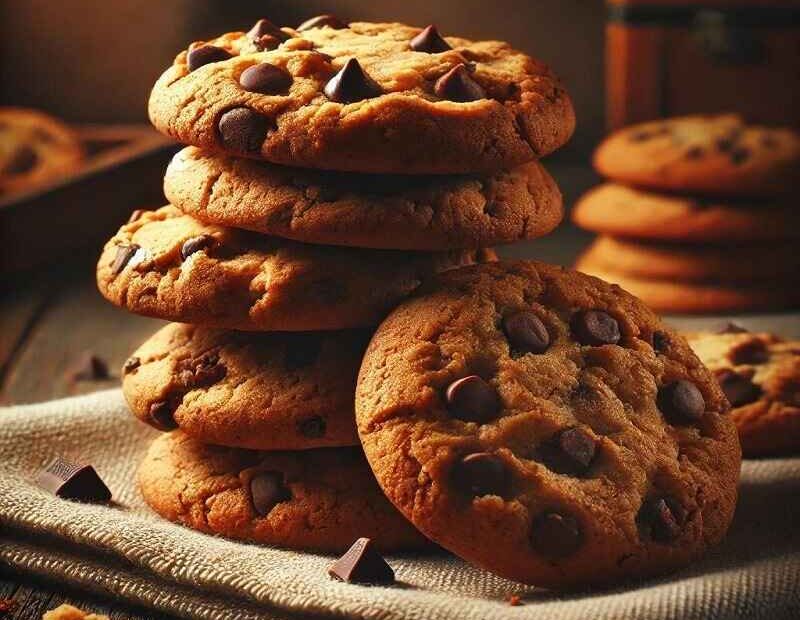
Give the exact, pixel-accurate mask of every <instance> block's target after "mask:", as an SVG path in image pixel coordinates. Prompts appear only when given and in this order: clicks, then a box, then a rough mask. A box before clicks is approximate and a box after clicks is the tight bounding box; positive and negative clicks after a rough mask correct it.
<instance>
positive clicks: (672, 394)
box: [657, 379, 706, 424]
mask: <svg viewBox="0 0 800 620" xmlns="http://www.w3.org/2000/svg"><path fill="white" fill-rule="evenodd" d="M657 403H658V408H659V409H660V410H661V412H662V413H663V414H664V417H666V418H667V420H668V421H669V422H670V423H671V424H690V423H692V422H696V421H697V420H699V419H700V418H701V417H702V416H703V413H705V410H706V401H705V399H704V398H703V394H702V393H701V392H700V390H698V389H697V386H696V385H695V384H694V383H692V382H691V381H686V380H684V379H679V380H678V381H673V382H672V383H668V384H667V385H665V386H663V387H662V388H661V389H660V390H659V391H658V397H657Z"/></svg>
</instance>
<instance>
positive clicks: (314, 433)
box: [297, 415, 326, 439]
mask: <svg viewBox="0 0 800 620" xmlns="http://www.w3.org/2000/svg"><path fill="white" fill-rule="evenodd" d="M325 427H326V424H325V419H324V418H322V417H320V416H318V415H315V416H312V417H310V418H307V419H305V420H302V421H300V422H299V423H298V425H297V428H298V430H299V431H300V434H301V435H302V436H303V437H308V438H311V439H317V438H319V437H324V436H325Z"/></svg>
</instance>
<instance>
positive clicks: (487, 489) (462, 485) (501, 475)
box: [452, 452, 511, 497]
mask: <svg viewBox="0 0 800 620" xmlns="http://www.w3.org/2000/svg"><path fill="white" fill-rule="evenodd" d="M452 480H453V484H454V485H455V486H456V487H457V488H458V489H460V490H461V492H462V493H464V494H466V495H470V496H472V497H478V496H481V495H500V496H504V495H506V494H507V493H508V491H509V488H510V486H511V477H510V475H509V472H508V469H507V468H506V465H505V463H504V462H503V460H502V459H501V458H500V457H499V456H496V455H494V454H491V453H489V452H475V453H473V454H468V455H467V456H465V457H464V458H462V459H461V460H460V461H457V462H456V464H455V465H454V466H453V472H452Z"/></svg>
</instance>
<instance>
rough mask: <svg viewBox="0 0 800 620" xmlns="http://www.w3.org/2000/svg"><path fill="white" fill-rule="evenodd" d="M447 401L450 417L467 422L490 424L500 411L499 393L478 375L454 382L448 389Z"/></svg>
mask: <svg viewBox="0 0 800 620" xmlns="http://www.w3.org/2000/svg"><path fill="white" fill-rule="evenodd" d="M445 400H446V401H447V410H448V411H449V412H450V415H452V416H453V417H455V418H458V419H459V420H465V421H467V422H479V423H483V422H488V421H489V420H493V419H494V418H495V417H496V416H497V413H498V412H499V411H500V399H499V398H498V396H497V391H496V390H495V389H494V388H493V387H492V386H491V385H489V384H488V383H486V381H484V380H483V379H481V378H480V377H479V376H478V375H470V376H468V377H464V378H462V379H458V380H457V381H453V383H451V384H450V385H449V386H448V388H447V392H446V393H445Z"/></svg>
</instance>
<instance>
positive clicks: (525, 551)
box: [356, 262, 740, 588]
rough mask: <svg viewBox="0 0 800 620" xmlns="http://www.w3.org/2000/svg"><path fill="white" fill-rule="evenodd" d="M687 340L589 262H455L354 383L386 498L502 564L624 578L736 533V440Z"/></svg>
mask: <svg viewBox="0 0 800 620" xmlns="http://www.w3.org/2000/svg"><path fill="white" fill-rule="evenodd" d="M728 408H729V406H728V402H727V400H726V399H725V397H724V395H723V394H722V392H721V390H720V388H719V385H718V384H717V382H716V380H715V379H714V377H713V375H712V374H711V373H710V372H709V371H708V369H706V368H705V367H704V366H703V365H702V363H701V362H700V361H699V360H698V359H697V357H696V356H695V355H694V354H693V353H692V351H691V349H690V348H689V346H688V344H687V343H686V341H685V340H684V339H683V338H681V337H680V336H678V335H677V334H676V333H675V332H674V331H672V330H670V329H669V328H667V327H666V326H665V325H664V324H662V323H661V321H660V320H659V319H658V317H657V316H656V315H655V314H654V313H653V312H652V311H650V310H649V309H648V308H647V307H646V306H644V304H642V303H641V302H640V301H639V300H638V299H636V298H634V297H633V296H631V295H629V294H627V293H626V292H624V291H623V290H621V289H620V288H619V287H615V286H613V285H610V284H607V283H605V282H602V281H600V280H598V279H596V278H591V277H588V276H585V275H583V274H580V273H577V272H574V271H570V270H568V269H562V268H558V267H554V266H551V265H545V264H542V263H535V262H504V263H494V264H491V265H480V266H474V267H467V268H464V269H459V270H456V271H452V272H450V273H447V274H442V275H441V276H440V277H438V278H437V279H436V281H435V282H431V283H430V285H428V286H426V287H425V289H424V290H421V291H420V292H419V293H418V294H417V295H416V296H415V297H413V298H412V299H410V300H407V301H406V302H404V303H403V304H402V305H400V306H399V307H398V308H397V309H396V310H395V311H394V312H392V314H391V315H390V316H389V317H388V318H387V319H386V320H385V321H384V322H383V324H382V325H381V326H380V328H379V329H378V331H377V332H376V334H375V335H374V336H373V338H372V341H371V343H370V345H369V347H368V349H367V352H366V354H365V357H364V362H363V364H362V367H361V371H360V374H359V381H358V387H357V390H356V415H357V422H358V429H359V434H360V436H361V440H362V443H363V446H364V451H365V453H366V455H367V459H368V460H369V462H370V465H371V467H372V470H373V471H374V472H375V475H376V478H377V479H378V482H379V484H380V485H381V487H382V488H383V490H384V492H385V493H386V495H387V497H389V499H391V500H392V502H393V503H394V504H395V505H396V506H397V507H398V508H399V509H400V511H401V512H402V513H403V514H404V515H405V516H406V517H407V518H408V519H410V520H411V521H412V522H413V523H414V524H415V525H416V526H417V527H418V528H419V529H420V530H421V531H422V532H423V533H424V534H425V535H427V536H428V537H430V538H431V539H432V540H434V541H436V542H438V543H439V544H441V545H442V546H444V547H446V548H447V549H449V550H451V551H453V552H454V553H456V554H458V555H460V556H461V557H463V558H464V559H466V560H468V561H470V562H473V563H475V564H477V565H480V566H483V567H485V568H487V569H489V570H491V571H493V572H495V573H497V574H498V575H501V576H503V577H508V578H511V579H515V580H518V581H522V582H525V583H531V584H535V585H540V586H545V587H550V588H567V587H582V586H586V585H590V584H612V583H617V582H620V581H622V580H625V579H629V578H640V577H643V576H645V575H651V574H656V573H663V572H666V571H669V570H673V569H676V568H679V567H682V566H686V565H688V564H690V563H691V562H692V561H693V560H694V559H695V558H697V557H698V556H700V555H701V554H702V553H703V552H704V551H706V550H707V549H708V548H709V547H710V546H712V545H714V544H716V543H718V542H719V541H720V540H721V539H722V537H723V536H724V535H725V532H726V530H727V529H728V526H729V524H730V521H731V518H732V516H733V512H734V507H735V504H736V494H737V488H736V487H737V482H738V478H739V465H740V451H739V442H738V438H737V436H736V428H735V427H734V425H733V423H732V421H731V420H730V418H729V416H728V415H727V413H728Z"/></svg>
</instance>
